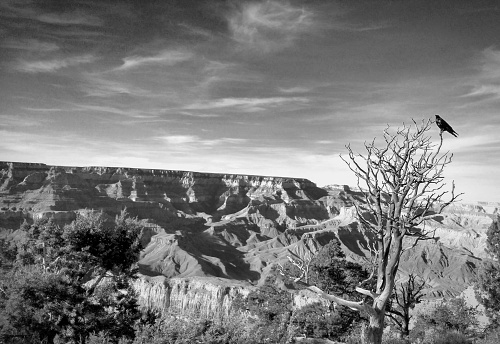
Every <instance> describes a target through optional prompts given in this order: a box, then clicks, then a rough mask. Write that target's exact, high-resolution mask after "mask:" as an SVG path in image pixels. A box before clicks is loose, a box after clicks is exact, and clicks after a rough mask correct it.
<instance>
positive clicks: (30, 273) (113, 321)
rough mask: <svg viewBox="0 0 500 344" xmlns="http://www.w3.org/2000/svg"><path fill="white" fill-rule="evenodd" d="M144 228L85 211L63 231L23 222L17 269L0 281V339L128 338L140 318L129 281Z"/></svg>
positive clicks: (71, 340)
mask: <svg viewBox="0 0 500 344" xmlns="http://www.w3.org/2000/svg"><path fill="white" fill-rule="evenodd" d="M143 225H144V224H143V223H142V222H141V221H139V220H137V219H130V218H128V217H127V214H126V212H125V211H124V212H122V213H121V214H120V215H119V216H117V217H116V219H115V220H114V221H106V220H105V215H104V214H103V213H94V212H90V211H88V212H85V213H82V214H80V215H78V216H77V219H76V220H75V221H73V222H72V223H71V224H69V225H67V226H65V227H64V228H60V227H59V226H57V225H56V224H55V223H54V222H53V221H51V220H49V221H47V220H43V221H37V222H35V223H34V224H33V225H28V224H26V223H24V224H23V225H22V226H21V233H20V235H19V236H18V240H17V259H16V263H15V268H14V269H12V271H10V272H9V273H8V274H6V275H4V276H3V277H1V278H0V280H1V281H0V285H1V288H2V292H1V293H0V335H3V337H4V338H17V336H21V338H22V339H23V342H25V343H29V342H30V341H31V342H37V341H45V342H47V343H53V342H54V340H55V338H56V337H58V338H59V339H60V340H62V341H64V342H65V343H84V342H85V341H86V339H87V338H88V336H89V335H90V334H91V333H94V332H95V333H97V332H105V333H107V335H108V338H109V339H110V340H111V341H113V342H117V341H118V339H119V338H120V337H129V338H133V336H134V329H133V326H134V323H135V321H136V320H137V319H138V318H139V315H140V313H139V309H138V305H137V301H136V296H135V294H134V292H133V290H132V288H131V286H130V284H129V282H130V279H132V278H134V277H135V275H136V273H137V269H136V268H135V267H134V265H135V262H136V261H137V258H138V254H139V251H140V250H141V246H140V234H141V230H142V227H143Z"/></svg>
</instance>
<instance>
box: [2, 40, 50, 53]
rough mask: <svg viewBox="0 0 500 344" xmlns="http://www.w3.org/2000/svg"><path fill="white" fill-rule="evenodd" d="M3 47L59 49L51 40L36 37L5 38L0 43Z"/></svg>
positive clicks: (37, 50)
mask: <svg viewBox="0 0 500 344" xmlns="http://www.w3.org/2000/svg"><path fill="white" fill-rule="evenodd" d="M0 45H1V46H2V47H3V48H7V49H17V50H24V51H30V52H52V51H56V50H59V46H58V45H57V44H55V43H52V42H44V41H39V40H37V39H7V40H6V41H4V42H2V43H1V44H0Z"/></svg>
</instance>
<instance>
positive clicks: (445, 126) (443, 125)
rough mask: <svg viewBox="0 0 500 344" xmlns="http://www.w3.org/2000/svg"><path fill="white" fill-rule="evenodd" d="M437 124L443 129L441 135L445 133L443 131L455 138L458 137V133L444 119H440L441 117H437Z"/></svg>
mask: <svg viewBox="0 0 500 344" xmlns="http://www.w3.org/2000/svg"><path fill="white" fill-rule="evenodd" d="M436 124H437V126H438V127H439V129H441V134H442V133H443V131H447V132H449V133H450V134H451V135H453V136H455V137H457V136H458V134H457V132H456V131H455V130H453V128H452V127H451V125H449V124H448V123H446V121H445V120H444V119H442V118H441V117H439V115H436Z"/></svg>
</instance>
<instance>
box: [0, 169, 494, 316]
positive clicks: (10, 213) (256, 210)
mask: <svg viewBox="0 0 500 344" xmlns="http://www.w3.org/2000/svg"><path fill="white" fill-rule="evenodd" d="M359 193H360V191H359V190H355V189H350V188H349V187H346V186H339V185H332V186H328V187H325V188H319V187H317V186H316V184H314V183H312V182H311V181H309V180H306V179H295V178H281V177H270V176H249V175H231V174H213V173H197V172H188V171H171V170H145V169H131V168H112V167H64V166H47V165H44V164H28V163H10V162H0V202H1V203H0V228H4V229H6V230H15V229H16V228H18V227H19V224H20V223H21V222H22V221H24V220H27V221H33V220H34V219H36V218H47V217H52V218H54V219H55V220H56V221H58V222H59V223H60V224H61V225H62V224H64V223H68V222H70V221H72V220H73V219H74V218H75V217H76V214H77V213H78V212H80V211H84V210H85V209H94V210H102V211H103V212H104V213H106V214H107V215H109V216H115V215H116V214H118V213H119V212H120V211H121V210H122V209H124V208H126V209H127V211H128V212H129V213H130V214H131V215H133V216H138V217H139V218H142V219H147V221H148V228H146V229H145V230H144V232H143V238H142V240H143V245H144V247H145V249H144V251H143V253H142V255H141V259H140V261H139V265H140V271H141V273H142V274H143V275H144V276H145V277H144V278H143V279H142V280H141V282H140V283H139V284H138V288H139V290H141V293H142V295H143V300H144V303H145V304H148V303H155V304H165V305H168V307H172V306H174V305H175V307H180V308H190V307H196V306H194V304H196V303H194V304H193V303H191V301H190V300H198V301H197V302H200V303H201V304H205V306H202V308H203V309H212V308H213V307H219V308H217V309H225V307H227V303H228V302H229V301H227V300H231V299H232V298H233V297H234V295H236V294H238V293H243V294H244V293H245V292H247V291H244V290H250V289H251V288H252V285H255V284H258V283H259V281H262V280H263V278H264V277H265V276H266V274H267V273H268V272H269V270H270V268H271V266H272V265H273V264H275V263H277V262H280V261H282V262H283V261H285V260H286V256H287V255H290V254H295V255H298V256H302V257H303V256H306V255H310V254H314V253H316V252H317V251H318V250H319V249H320V248H321V247H322V246H323V245H325V244H326V243H328V242H329V241H330V240H331V239H332V238H333V237H337V238H339V240H340V242H341V244H342V247H343V249H344V251H345V253H346V255H347V256H348V258H349V259H352V260H354V261H363V260H365V259H366V258H367V257H368V256H369V249H368V248H369V247H370V240H371V237H370V233H365V232H364V231H363V230H362V229H361V228H360V226H359V224H358V222H357V220H356V216H355V212H354V211H353V208H352V204H351V201H350V199H351V197H354V198H356V197H357V196H359ZM499 208H500V204H497V203H488V204H480V203H478V204H472V205H466V204H458V205H454V206H453V207H452V208H448V210H447V212H446V213H444V214H441V215H440V216H438V217H436V218H435V219H434V220H432V221H429V222H428V223H427V224H426V225H427V226H428V227H427V228H428V229H432V230H434V231H435V236H436V238H439V240H428V241H423V242H420V243H419V244H418V245H417V246H415V247H414V248H413V249H411V250H408V251H407V252H406V253H405V254H404V256H403V258H402V262H401V276H402V278H404V276H405V275H407V274H408V273H418V274H419V275H421V276H423V277H424V278H425V279H426V281H427V283H428V285H429V288H428V290H427V291H428V295H429V296H436V297H439V296H443V295H456V294H458V293H460V292H461V291H462V290H464V289H465V288H466V287H468V286H469V285H470V284H471V280H472V279H473V277H474V275H475V271H476V267H477V264H478V263H479V262H480V260H481V259H484V258H486V257H487V254H486V253H485V252H484V247H485V238H486V237H485V233H486V230H487V228H488V226H489V225H490V223H491V221H492V216H493V215H496V214H498V209H499ZM407 244H408V245H411V242H409V243H407ZM159 280H161V281H163V282H158V281H159ZM183 283H184V284H183ZM180 285H183V287H179V286H180ZM202 285H204V286H206V288H205V287H202ZM228 285H229V287H228ZM208 286H214V288H215V289H210V287H208ZM207 288H208V289H207ZM227 288H229V289H227ZM181 290H191V291H192V292H193V293H194V294H192V293H191V294H189V293H184V294H182V293H181V292H180V291H181ZM197 293H198V294H199V295H211V296H210V297H208V296H206V297H205V296H194V295H198V294H197ZM211 307H212V308H211Z"/></svg>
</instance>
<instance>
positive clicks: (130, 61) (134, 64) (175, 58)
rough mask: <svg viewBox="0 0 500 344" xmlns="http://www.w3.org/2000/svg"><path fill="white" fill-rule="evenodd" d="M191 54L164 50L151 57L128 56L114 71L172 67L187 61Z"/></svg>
mask: <svg viewBox="0 0 500 344" xmlns="http://www.w3.org/2000/svg"><path fill="white" fill-rule="evenodd" d="M192 57H193V54H192V53H191V52H188V51H179V50H164V51H161V52H160V53H158V54H156V55H152V56H130V57H125V58H124V59H123V64H122V65H121V66H120V67H118V68H116V70H119V71H124V70H130V69H134V68H139V67H142V66H147V65H164V66H173V65H175V64H177V63H180V62H184V61H188V60H190V59H191V58H192Z"/></svg>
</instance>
